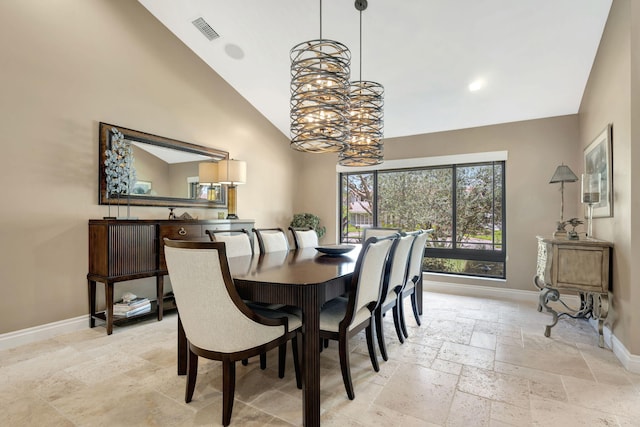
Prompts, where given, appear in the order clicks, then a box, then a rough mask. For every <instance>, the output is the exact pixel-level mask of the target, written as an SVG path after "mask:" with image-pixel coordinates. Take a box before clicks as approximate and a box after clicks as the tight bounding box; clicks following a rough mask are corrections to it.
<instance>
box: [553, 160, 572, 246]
mask: <svg viewBox="0 0 640 427" xmlns="http://www.w3.org/2000/svg"><path fill="white" fill-rule="evenodd" d="M577 180H578V177H577V176H576V174H575V173H573V171H572V170H571V169H570V168H569V166H566V165H565V164H564V163H563V164H561V165H560V166H558V167H557V168H556V171H555V173H554V174H553V176H552V177H551V181H549V184H555V183H557V182H559V183H560V222H559V223H558V227H557V229H556V232H555V233H554V236H556V235H559V234H564V233H566V232H565V231H564V226H565V224H564V183H565V182H576V181H577Z"/></svg>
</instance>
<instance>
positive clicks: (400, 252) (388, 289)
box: [375, 234, 415, 360]
mask: <svg viewBox="0 0 640 427" xmlns="http://www.w3.org/2000/svg"><path fill="white" fill-rule="evenodd" d="M414 240H415V236H414V235H413V234H403V235H401V236H400V237H399V238H398V243H397V244H396V245H395V246H394V248H393V249H392V251H391V253H390V254H389V259H390V260H389V264H390V272H389V275H388V276H387V277H388V280H386V281H385V282H384V283H383V286H382V294H381V296H380V304H378V307H377V308H376V311H375V320H376V335H377V337H378V346H379V347H380V354H381V355H382V358H383V359H384V360H389V357H388V355H387V346H386V343H385V340H384V328H383V323H382V316H383V314H384V313H386V312H387V311H389V310H393V324H394V326H395V328H396V335H398V340H400V342H401V343H404V338H405V337H404V333H403V331H402V321H401V320H400V314H401V308H400V303H401V299H400V298H399V296H400V295H401V294H402V290H403V289H404V285H405V283H406V281H407V272H408V267H409V255H410V254H411V246H412V244H413V241H414Z"/></svg>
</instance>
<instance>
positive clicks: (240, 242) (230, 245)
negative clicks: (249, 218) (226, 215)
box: [206, 228, 253, 258]
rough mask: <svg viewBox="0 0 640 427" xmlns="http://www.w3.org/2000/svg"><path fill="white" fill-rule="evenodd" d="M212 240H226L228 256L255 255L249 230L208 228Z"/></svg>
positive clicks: (207, 231)
mask: <svg viewBox="0 0 640 427" xmlns="http://www.w3.org/2000/svg"><path fill="white" fill-rule="evenodd" d="M206 233H207V234H208V235H209V238H210V239H211V241H212V242H224V243H225V249H226V251H227V257H228V258H232V257H236V256H246V255H253V246H252V245H251V238H250V237H249V232H248V231H247V230H245V229H244V228H243V229H241V230H206Z"/></svg>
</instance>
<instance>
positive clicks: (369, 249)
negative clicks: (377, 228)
mask: <svg viewBox="0 0 640 427" xmlns="http://www.w3.org/2000/svg"><path fill="white" fill-rule="evenodd" d="M397 237H398V235H397V234H393V235H390V236H386V237H372V238H370V239H368V240H367V241H366V242H365V243H364V244H363V246H362V249H361V250H360V255H358V260H357V261H356V266H355V269H354V272H353V279H352V281H351V287H350V289H349V303H348V307H347V313H346V315H345V318H344V320H343V321H342V322H340V323H341V327H343V326H344V327H346V326H348V325H351V324H360V323H361V321H363V320H365V319H366V318H368V317H371V313H372V312H373V310H375V308H376V306H377V304H378V301H379V300H380V293H381V292H382V284H383V282H384V280H386V279H385V275H387V274H388V273H389V269H388V268H387V267H388V261H389V253H390V252H391V248H392V247H393V246H394V245H395V244H396V242H397ZM344 322H346V324H344Z"/></svg>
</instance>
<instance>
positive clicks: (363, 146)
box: [338, 0, 384, 166]
mask: <svg viewBox="0 0 640 427" xmlns="http://www.w3.org/2000/svg"><path fill="white" fill-rule="evenodd" d="M355 7H356V9H357V10H359V11H360V77H359V80H358V81H354V82H351V85H350V95H349V96H350V103H351V107H350V111H349V131H350V134H351V135H350V138H349V144H348V146H347V147H346V148H345V149H344V150H343V151H342V152H340V154H339V157H338V158H339V160H338V163H339V164H340V165H342V166H373V165H377V164H380V163H382V161H383V143H382V138H383V127H384V112H383V106H384V87H383V86H382V85H381V84H380V83H376V82H372V81H365V80H362V11H363V10H365V9H366V8H367V0H356V2H355Z"/></svg>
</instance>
